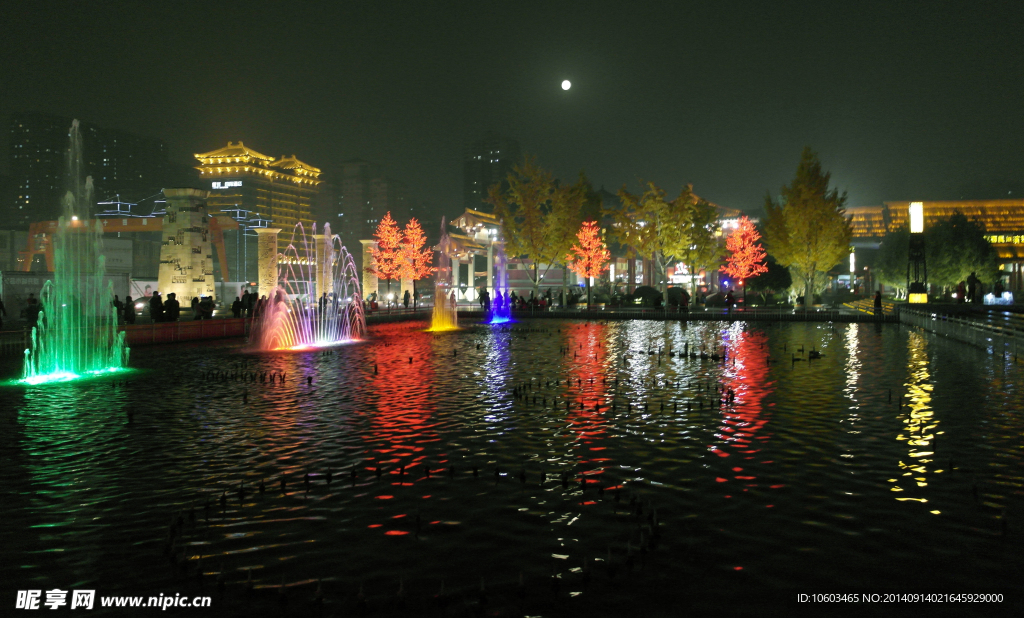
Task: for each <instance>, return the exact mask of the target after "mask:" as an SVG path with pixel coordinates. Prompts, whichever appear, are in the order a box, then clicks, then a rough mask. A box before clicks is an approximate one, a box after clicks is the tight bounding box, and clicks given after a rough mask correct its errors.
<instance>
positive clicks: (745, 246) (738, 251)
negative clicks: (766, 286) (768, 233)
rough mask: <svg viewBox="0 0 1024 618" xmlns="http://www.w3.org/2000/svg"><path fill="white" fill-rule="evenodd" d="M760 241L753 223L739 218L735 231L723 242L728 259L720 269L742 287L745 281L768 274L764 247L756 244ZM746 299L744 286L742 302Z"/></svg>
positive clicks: (744, 218)
mask: <svg viewBox="0 0 1024 618" xmlns="http://www.w3.org/2000/svg"><path fill="white" fill-rule="evenodd" d="M760 239H761V234H760V233H758V231H757V228H756V227H754V223H753V222H752V221H751V220H750V219H748V218H747V217H740V222H739V225H738V226H737V227H736V230H735V231H733V233H732V234H730V235H729V238H727V239H726V241H725V248H726V249H728V250H729V257H728V258H727V259H726V262H725V266H723V267H722V272H724V273H725V274H727V275H729V276H730V277H732V278H733V279H736V280H737V281H739V282H740V285H743V281H745V280H746V279H750V278H751V277H756V276H758V275H760V274H761V273H765V272H768V266H767V265H766V264H765V258H766V257H767V254H766V253H765V251H764V247H762V246H761V244H760V243H758V242H757V241H758V240H760ZM746 297H747V288H746V286H744V288H743V298H744V300H746Z"/></svg>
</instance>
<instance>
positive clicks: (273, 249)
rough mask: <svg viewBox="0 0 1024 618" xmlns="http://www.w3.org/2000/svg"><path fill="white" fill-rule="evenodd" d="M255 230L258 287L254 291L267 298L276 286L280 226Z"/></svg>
mask: <svg viewBox="0 0 1024 618" xmlns="http://www.w3.org/2000/svg"><path fill="white" fill-rule="evenodd" d="M253 229H254V230H255V231H256V234H257V238H256V264H257V266H256V268H257V271H258V272H257V279H256V281H257V282H258V283H259V287H258V288H257V289H256V293H257V294H258V295H259V297H260V298H263V297H264V296H266V297H267V298H268V299H269V298H270V297H271V293H272V292H273V291H274V288H276V287H277V235H278V234H279V233H280V232H281V228H276V227H257V228H253Z"/></svg>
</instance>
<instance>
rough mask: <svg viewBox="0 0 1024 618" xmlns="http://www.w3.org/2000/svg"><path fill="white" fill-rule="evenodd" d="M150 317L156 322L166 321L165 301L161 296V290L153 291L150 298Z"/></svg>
mask: <svg viewBox="0 0 1024 618" xmlns="http://www.w3.org/2000/svg"><path fill="white" fill-rule="evenodd" d="M149 317H150V319H152V320H153V321H154V322H163V321H164V301H163V299H161V298H160V292H153V296H152V297H151V298H150V299H149Z"/></svg>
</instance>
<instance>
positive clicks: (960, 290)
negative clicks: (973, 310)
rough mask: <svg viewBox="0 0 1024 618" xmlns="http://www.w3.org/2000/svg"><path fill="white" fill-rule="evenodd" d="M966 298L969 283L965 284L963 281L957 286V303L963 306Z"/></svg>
mask: <svg viewBox="0 0 1024 618" xmlns="http://www.w3.org/2000/svg"><path fill="white" fill-rule="evenodd" d="M966 298H967V283H966V282H964V281H961V282H960V283H958V284H956V302H957V303H958V304H963V302H964V300H966Z"/></svg>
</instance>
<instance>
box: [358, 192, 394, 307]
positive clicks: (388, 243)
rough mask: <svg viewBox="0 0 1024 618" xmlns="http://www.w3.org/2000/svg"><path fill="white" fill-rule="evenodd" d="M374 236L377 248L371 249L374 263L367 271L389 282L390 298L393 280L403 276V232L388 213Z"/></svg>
mask: <svg viewBox="0 0 1024 618" xmlns="http://www.w3.org/2000/svg"><path fill="white" fill-rule="evenodd" d="M373 236H374V238H375V239H376V240H377V243H376V246H375V247H370V255H371V256H372V257H373V263H372V264H371V265H370V266H367V267H366V270H367V272H370V273H372V274H373V275H375V276H376V277H377V278H378V279H383V280H385V281H387V282H388V296H391V280H392V279H395V278H396V277H399V276H401V274H402V247H401V244H402V230H401V228H399V227H398V223H396V222H395V220H394V219H392V218H391V213H390V212H388V213H387V214H386V215H384V218H383V219H381V220H380V223H378V224H377V231H376V232H374V233H373ZM363 293H364V294H366V293H367V292H366V291H365V290H364V291H363ZM388 300H389V301H390V299H388Z"/></svg>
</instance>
